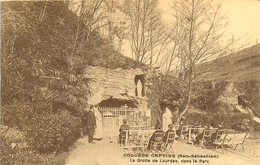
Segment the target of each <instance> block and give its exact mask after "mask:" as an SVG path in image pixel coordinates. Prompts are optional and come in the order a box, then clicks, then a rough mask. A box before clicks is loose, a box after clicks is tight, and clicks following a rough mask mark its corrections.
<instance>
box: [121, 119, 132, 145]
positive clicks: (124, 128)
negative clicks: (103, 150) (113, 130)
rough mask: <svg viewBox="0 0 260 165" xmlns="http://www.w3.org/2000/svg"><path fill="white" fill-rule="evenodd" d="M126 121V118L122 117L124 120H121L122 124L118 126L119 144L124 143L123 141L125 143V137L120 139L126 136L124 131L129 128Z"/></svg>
mask: <svg viewBox="0 0 260 165" xmlns="http://www.w3.org/2000/svg"><path fill="white" fill-rule="evenodd" d="M126 123H127V120H126V119H124V120H123V124H122V125H121V127H120V129H119V132H120V133H119V143H120V144H124V143H125V139H123V140H122V141H121V139H122V137H126V135H125V132H124V131H126V130H130V127H129V126H128V125H127V124H126Z"/></svg>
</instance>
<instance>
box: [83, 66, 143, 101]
mask: <svg viewBox="0 0 260 165" xmlns="http://www.w3.org/2000/svg"><path fill="white" fill-rule="evenodd" d="M142 74H143V72H142V70H141V69H130V70H124V69H122V68H119V69H115V70H112V69H108V68H104V67H92V66H89V67H87V68H86V70H85V76H86V77H87V78H90V79H92V80H93V81H92V82H91V83H90V89H91V91H92V93H93V95H92V96H91V97H90V98H89V100H88V103H89V104H93V105H96V104H98V103H100V102H101V101H102V100H107V99H109V98H114V99H118V100H133V101H134V102H139V101H138V100H140V99H141V100H143V99H142V98H138V97H136V96H135V87H136V85H135V81H134V80H135V76H137V75H142Z"/></svg>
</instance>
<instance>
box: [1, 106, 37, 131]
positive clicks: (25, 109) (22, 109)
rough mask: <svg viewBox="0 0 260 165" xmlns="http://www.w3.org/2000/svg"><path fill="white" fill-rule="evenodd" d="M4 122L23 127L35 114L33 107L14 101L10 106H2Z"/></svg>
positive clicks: (7, 124) (8, 124)
mask: <svg viewBox="0 0 260 165" xmlns="http://www.w3.org/2000/svg"><path fill="white" fill-rule="evenodd" d="M1 110H2V114H1V117H2V119H1V120H2V124H3V125H6V126H8V127H17V128H19V129H23V128H24V126H26V125H28V124H27V121H28V119H30V118H31V116H32V115H33V114H34V111H33V109H32V108H31V106H30V105H27V104H23V103H21V104H18V103H16V102H15V103H13V104H12V105H9V106H6V105H5V106H2V109H1Z"/></svg>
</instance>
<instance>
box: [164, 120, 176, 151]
mask: <svg viewBox="0 0 260 165" xmlns="http://www.w3.org/2000/svg"><path fill="white" fill-rule="evenodd" d="M172 127H173V126H172V124H169V125H168V131H166V133H165V135H164V137H163V141H164V143H166V141H167V138H168V135H169V133H171V132H175V131H173V130H172ZM173 138H174V137H173ZM173 141H174V139H173V140H171V141H168V143H172V142H173ZM167 145H168V144H166V147H167Z"/></svg>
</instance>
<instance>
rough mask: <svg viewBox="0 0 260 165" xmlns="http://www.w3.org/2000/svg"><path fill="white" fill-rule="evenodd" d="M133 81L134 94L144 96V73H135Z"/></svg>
mask: <svg viewBox="0 0 260 165" xmlns="http://www.w3.org/2000/svg"><path fill="white" fill-rule="evenodd" d="M134 81H135V96H139V97H144V96H145V90H144V88H145V86H144V84H145V80H144V75H136V76H135V80H134Z"/></svg>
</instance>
